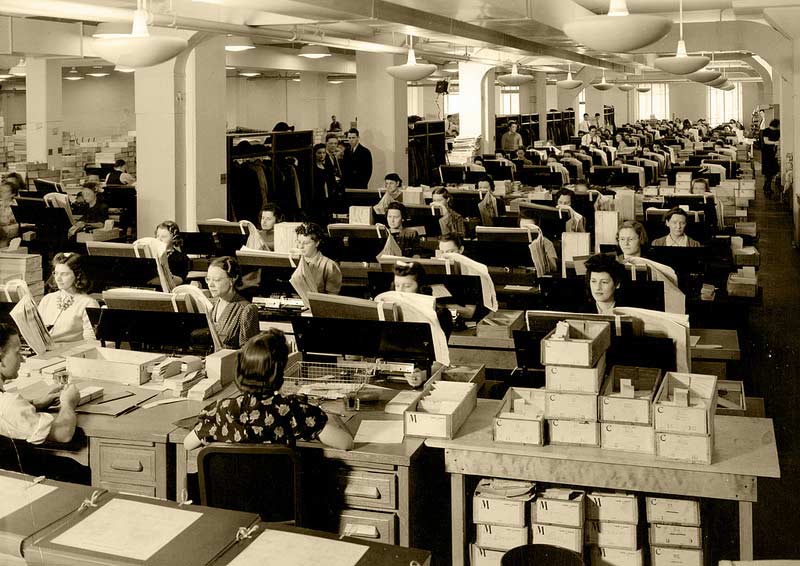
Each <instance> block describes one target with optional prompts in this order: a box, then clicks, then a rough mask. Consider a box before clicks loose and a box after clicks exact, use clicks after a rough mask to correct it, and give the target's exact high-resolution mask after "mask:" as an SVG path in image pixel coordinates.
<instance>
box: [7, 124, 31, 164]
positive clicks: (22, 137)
mask: <svg viewBox="0 0 800 566" xmlns="http://www.w3.org/2000/svg"><path fill="white" fill-rule="evenodd" d="M11 142H12V147H13V156H14V161H25V160H26V159H27V158H28V134H27V132H26V131H25V128H20V129H19V130H17V131H16V132H14V135H13V136H11Z"/></svg>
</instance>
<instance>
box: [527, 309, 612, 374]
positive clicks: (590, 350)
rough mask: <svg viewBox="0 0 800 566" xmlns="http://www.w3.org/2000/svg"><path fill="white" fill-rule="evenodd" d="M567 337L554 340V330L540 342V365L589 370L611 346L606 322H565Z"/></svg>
mask: <svg viewBox="0 0 800 566" xmlns="http://www.w3.org/2000/svg"><path fill="white" fill-rule="evenodd" d="M566 322H567V323H568V324H569V337H568V339H566V340H556V339H554V338H553V336H554V335H555V333H556V330H553V331H552V332H550V333H549V334H548V335H547V336H545V337H544V339H543V340H542V346H541V348H542V363H543V364H544V365H546V366H547V365H564V366H579V367H586V368H591V367H594V366H595V365H596V364H597V362H598V360H600V356H602V355H603V354H605V352H606V350H608V347H609V346H610V345H611V329H610V326H609V324H608V323H607V322H593V321H586V320H567V321H566Z"/></svg>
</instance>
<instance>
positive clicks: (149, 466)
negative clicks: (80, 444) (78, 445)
mask: <svg viewBox="0 0 800 566" xmlns="http://www.w3.org/2000/svg"><path fill="white" fill-rule="evenodd" d="M91 450H92V452H93V453H94V452H96V456H97V460H95V459H94V458H92V460H93V465H92V471H93V472H95V466H94V462H95V461H97V463H98V466H97V469H96V472H97V473H98V474H99V479H100V480H101V481H114V482H121V483H135V484H139V485H141V484H144V485H155V483H156V448H155V446H153V445H150V446H147V445H145V444H142V445H130V444H118V443H114V442H109V441H105V440H97V441H95V440H94V439H93V440H92V446H91Z"/></svg>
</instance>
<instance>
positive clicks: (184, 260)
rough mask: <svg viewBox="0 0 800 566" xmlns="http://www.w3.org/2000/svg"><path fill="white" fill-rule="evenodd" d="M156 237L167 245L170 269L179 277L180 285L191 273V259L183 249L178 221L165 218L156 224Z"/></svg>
mask: <svg viewBox="0 0 800 566" xmlns="http://www.w3.org/2000/svg"><path fill="white" fill-rule="evenodd" d="M156 239H158V241H160V242H162V243H163V244H164V245H165V246H166V247H167V263H168V264H169V271H170V273H172V275H173V276H174V277H178V278H179V279H180V281H179V282H178V284H179V285H180V284H181V283H183V282H184V281H186V276H187V275H188V274H189V267H190V266H191V261H190V260H189V256H187V255H186V254H185V253H183V252H182V251H181V229H180V227H179V226H178V224H177V223H176V222H173V221H172V220H164V222H162V223H161V224H159V225H158V226H156Z"/></svg>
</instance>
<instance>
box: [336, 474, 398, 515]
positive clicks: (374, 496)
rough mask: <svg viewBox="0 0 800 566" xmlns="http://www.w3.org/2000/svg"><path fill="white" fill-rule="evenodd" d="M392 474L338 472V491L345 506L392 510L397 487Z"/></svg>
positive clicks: (395, 503)
mask: <svg viewBox="0 0 800 566" xmlns="http://www.w3.org/2000/svg"><path fill="white" fill-rule="evenodd" d="M396 484H397V482H396V480H395V476H394V474H382V473H375V472H363V471H344V470H341V471H339V474H338V489H339V493H340V494H341V495H342V499H343V500H344V502H345V504H346V505H348V506H351V507H369V508H372V509H394V508H395V507H396V505H397V501H396V500H397V487H396Z"/></svg>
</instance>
